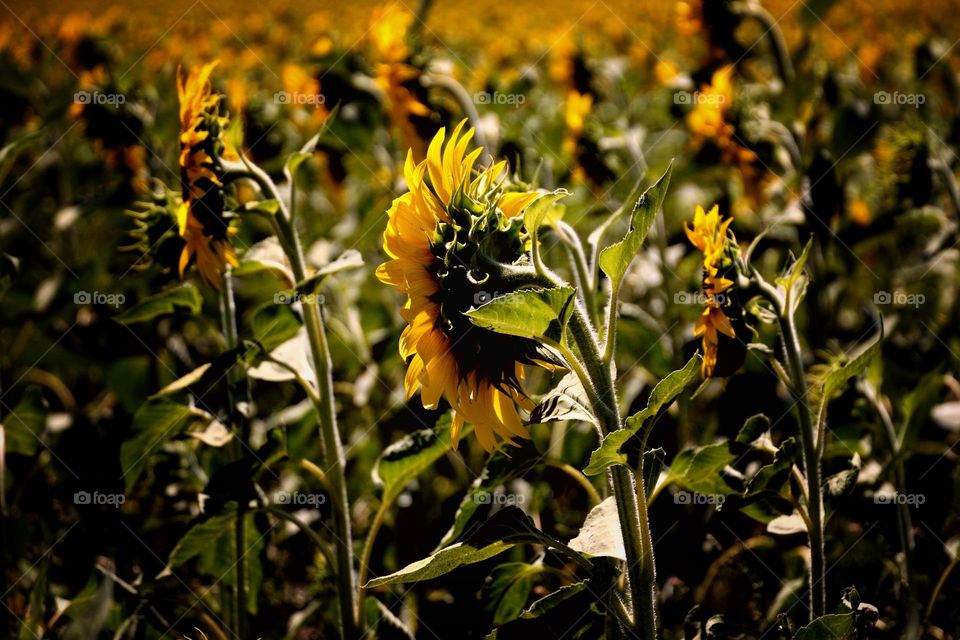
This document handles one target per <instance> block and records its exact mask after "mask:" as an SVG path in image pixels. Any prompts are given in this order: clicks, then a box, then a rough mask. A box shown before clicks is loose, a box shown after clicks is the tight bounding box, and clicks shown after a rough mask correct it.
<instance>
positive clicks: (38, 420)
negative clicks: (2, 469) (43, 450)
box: [0, 386, 47, 456]
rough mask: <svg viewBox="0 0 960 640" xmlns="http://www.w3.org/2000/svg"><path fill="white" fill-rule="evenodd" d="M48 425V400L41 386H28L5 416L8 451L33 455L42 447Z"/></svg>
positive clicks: (4, 424)
mask: <svg viewBox="0 0 960 640" xmlns="http://www.w3.org/2000/svg"><path fill="white" fill-rule="evenodd" d="M46 425H47V411H46V402H44V399H43V392H42V391H41V390H40V387H35V386H31V387H27V389H26V390H25V391H24V392H23V396H22V397H21V398H20V401H19V402H18V403H17V405H16V406H15V407H14V408H13V410H12V411H11V412H10V413H9V414H8V415H7V417H6V418H4V421H3V424H0V429H2V430H3V437H4V440H3V442H4V445H5V447H6V451H7V452H8V453H19V454H21V455H25V456H32V455H33V454H35V453H36V452H37V449H39V448H40V446H41V444H42V442H43V440H42V436H43V432H44V430H45V429H46Z"/></svg>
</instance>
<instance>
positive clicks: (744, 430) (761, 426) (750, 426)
mask: <svg viewBox="0 0 960 640" xmlns="http://www.w3.org/2000/svg"><path fill="white" fill-rule="evenodd" d="M769 430H770V418H768V417H767V416H765V415H763V414H762V413H758V414H756V415H753V416H750V417H749V418H747V419H746V421H745V422H744V423H743V426H742V427H740V431H739V432H738V433H737V442H740V443H743V444H750V443H752V442H756V441H757V439H758V438H760V437H761V436H762V435H763V434H765V433H766V432H767V431H769Z"/></svg>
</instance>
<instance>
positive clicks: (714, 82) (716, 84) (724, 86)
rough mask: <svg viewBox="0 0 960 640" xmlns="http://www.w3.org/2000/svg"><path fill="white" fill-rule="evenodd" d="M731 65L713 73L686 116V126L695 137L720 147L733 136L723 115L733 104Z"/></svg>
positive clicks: (731, 129) (730, 127)
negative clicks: (711, 140)
mask: <svg viewBox="0 0 960 640" xmlns="http://www.w3.org/2000/svg"><path fill="white" fill-rule="evenodd" d="M733 69H734V67H733V65H732V64H729V65H726V66H724V67H721V68H720V69H717V70H716V71H714V72H713V75H712V76H711V78H710V84H708V85H704V86H702V87H701V88H700V91H699V92H698V93H697V94H696V105H695V106H694V108H693V110H692V111H691V112H690V113H688V114H687V126H688V127H690V131H691V132H692V133H693V134H694V136H696V137H700V138H710V139H713V140H716V141H717V144H718V145H719V146H721V147H723V146H726V144H728V143H729V142H730V139H731V137H732V136H733V127H732V126H730V124H729V123H727V122H726V119H725V115H726V113H727V110H728V109H729V108H730V106H731V105H732V104H733V84H732V82H731V80H732V77H733Z"/></svg>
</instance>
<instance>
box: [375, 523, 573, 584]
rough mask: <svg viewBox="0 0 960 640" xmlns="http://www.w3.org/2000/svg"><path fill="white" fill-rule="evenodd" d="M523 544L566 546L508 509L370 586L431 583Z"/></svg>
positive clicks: (377, 579) (378, 579) (376, 580)
mask: <svg viewBox="0 0 960 640" xmlns="http://www.w3.org/2000/svg"><path fill="white" fill-rule="evenodd" d="M522 543H536V544H545V545H549V546H563V545H560V543H559V542H557V541H555V540H553V539H552V538H550V537H549V536H547V535H546V534H545V533H543V532H542V531H540V530H538V529H537V528H536V526H535V525H534V524H533V520H531V519H530V516H528V515H527V514H525V513H524V512H523V511H521V510H520V509H519V508H517V507H504V508H503V509H501V510H500V511H498V512H497V513H495V514H494V515H493V516H492V517H490V519H488V520H487V521H486V522H484V523H483V525H481V526H480V527H479V528H478V529H477V530H476V531H475V532H473V533H471V534H469V535H467V536H465V537H464V538H463V539H462V540H461V541H460V542H456V543H454V544H452V545H450V546H448V547H444V548H442V549H440V550H438V551H435V552H433V553H432V554H431V555H429V556H427V557H426V558H423V559H422V560H417V561H416V562H413V563H411V564H409V565H407V566H406V567H404V568H403V569H400V570H399V571H395V572H394V573H391V574H390V575H386V576H381V577H379V578H375V579H373V580H371V581H370V582H368V583H367V587H368V588H372V587H378V586H381V585H386V584H402V583H406V582H419V581H421V580H430V579H431V578H436V577H438V576H442V575H444V574H447V573H450V572H451V571H453V570H454V569H456V568H458V567H462V566H464V565H468V564H476V563H477V562H483V561H484V560H487V559H489V558H492V557H494V556H496V555H498V554H500V553H503V552H504V551H506V550H507V549H510V548H511V547H513V546H514V545H516V544H522Z"/></svg>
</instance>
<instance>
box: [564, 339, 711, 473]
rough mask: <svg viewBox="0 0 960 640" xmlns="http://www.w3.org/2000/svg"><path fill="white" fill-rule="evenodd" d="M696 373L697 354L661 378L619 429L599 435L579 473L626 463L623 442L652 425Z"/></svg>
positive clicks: (640, 433) (697, 375) (693, 378)
mask: <svg viewBox="0 0 960 640" xmlns="http://www.w3.org/2000/svg"><path fill="white" fill-rule="evenodd" d="M699 372H700V356H699V355H696V356H694V357H692V358H690V360H689V361H688V362H687V364H685V365H684V366H683V368H682V369H678V370H677V371H674V372H673V373H671V374H670V375H668V376H667V377H666V378H664V379H663V380H661V381H660V382H659V383H658V384H657V386H656V387H654V388H653V391H652V392H650V399H649V400H648V401H647V406H646V408H645V409H643V410H642V411H640V412H638V413H635V414H634V415H632V416H630V417H629V418H627V421H626V424H625V425H624V428H623V429H619V430H617V431H613V432H611V433H608V434H607V435H606V436H605V437H604V438H603V440H602V441H601V442H600V446H599V447H598V448H597V449H596V450H595V451H594V452H593V453H591V454H590V463H589V464H588V465H587V467H586V469H584V470H583V472H584V473H585V474H587V475H589V476H594V475H598V474H600V473H603V472H604V471H605V470H606V469H607V468H608V467H610V466H612V465H615V464H624V465H625V464H628V460H629V456H628V453H627V452H626V451H624V445H625V444H626V443H627V442H628V441H629V440H630V439H631V438H633V437H634V436H637V435H641V436H642V435H643V432H644V430H645V429H647V426H648V424H652V423H653V421H654V420H655V419H656V417H657V416H659V415H660V414H661V413H662V412H663V411H665V410H666V408H667V407H668V406H669V405H670V404H671V403H672V402H673V401H674V400H676V398H677V396H679V395H680V394H681V393H682V392H683V390H684V389H685V388H686V387H687V385H689V384H690V383H691V382H693V381H694V380H696V379H698V378H699V375H700V373H699Z"/></svg>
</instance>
